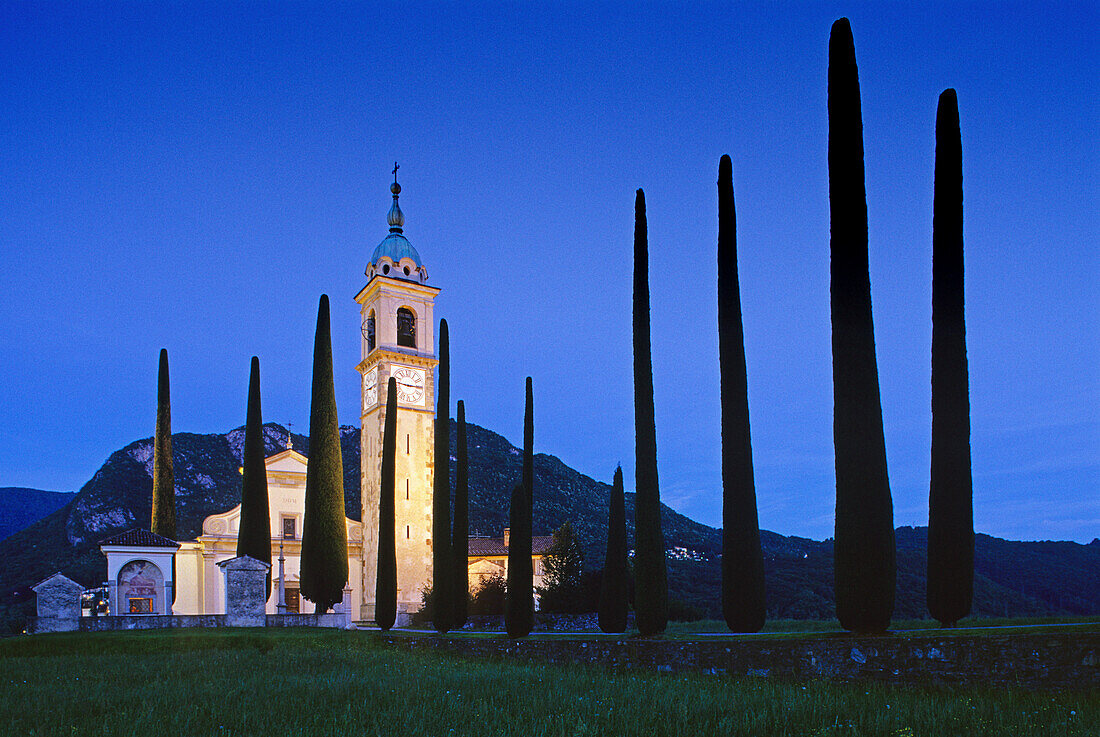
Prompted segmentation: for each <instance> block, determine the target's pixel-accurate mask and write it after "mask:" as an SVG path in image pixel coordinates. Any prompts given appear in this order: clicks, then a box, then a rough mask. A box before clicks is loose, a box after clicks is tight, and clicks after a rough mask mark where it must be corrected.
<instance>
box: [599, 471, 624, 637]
mask: <svg viewBox="0 0 1100 737" xmlns="http://www.w3.org/2000/svg"><path fill="white" fill-rule="evenodd" d="M608 506H609V509H608V513H607V552H606V554H605V555H604V561H603V580H602V581H600V604H599V623H600V629H601V630H603V631H604V632H607V633H613V632H625V631H626V620H627V614H628V611H627V610H628V605H629V603H628V601H627V598H628V596H629V592H628V589H627V575H628V574H627V550H626V504H625V499H624V493H623V469H622V466H619V467H617V468H616V469H615V478H614V480H613V481H612V483H611V498H610V500H609V505H608Z"/></svg>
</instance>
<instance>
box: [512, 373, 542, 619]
mask: <svg viewBox="0 0 1100 737" xmlns="http://www.w3.org/2000/svg"><path fill="white" fill-rule="evenodd" d="M533 405H534V402H533V397H532V392H531V377H530V376H528V377H527V401H526V405H525V408H524V413H523V480H522V482H521V483H520V484H519V486H517V487H516V488H515V489H513V490H512V504H511V507H510V509H509V525H510V527H511V531H510V538H511V539H510V540H509V542H508V593H507V598H506V600H505V608H504V626H505V629H506V630H507V631H508V636H509V637H526V636H527V635H529V634H531V627H532V626H533V625H534V621H535V600H534V590H533V587H534V575H533V574H534V571H532V569H531V566H532V562H531V514H532V510H533V505H532V500H533V499H534V488H533V487H534V482H535V470H534V469H535V467H534V438H535V425H534V416H533V411H534V406H533Z"/></svg>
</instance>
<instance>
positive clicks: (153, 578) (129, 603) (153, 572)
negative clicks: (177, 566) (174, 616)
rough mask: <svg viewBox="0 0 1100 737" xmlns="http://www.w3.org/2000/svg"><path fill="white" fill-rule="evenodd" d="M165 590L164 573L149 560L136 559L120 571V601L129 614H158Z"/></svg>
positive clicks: (124, 610) (122, 607) (121, 606)
mask: <svg viewBox="0 0 1100 737" xmlns="http://www.w3.org/2000/svg"><path fill="white" fill-rule="evenodd" d="M163 591H164V574H163V573H161V570H160V569H159V568H157V567H156V566H155V565H153V564H152V563H150V562H149V561H147V560H134V561H130V562H129V563H127V564H126V565H125V566H123V567H122V570H121V571H119V573H118V602H119V605H120V608H121V609H122V611H123V612H125V613H128V614H156V613H157V612H158V611H160V610H159V609H158V608H157V597H158V595H160V593H161V592H163Z"/></svg>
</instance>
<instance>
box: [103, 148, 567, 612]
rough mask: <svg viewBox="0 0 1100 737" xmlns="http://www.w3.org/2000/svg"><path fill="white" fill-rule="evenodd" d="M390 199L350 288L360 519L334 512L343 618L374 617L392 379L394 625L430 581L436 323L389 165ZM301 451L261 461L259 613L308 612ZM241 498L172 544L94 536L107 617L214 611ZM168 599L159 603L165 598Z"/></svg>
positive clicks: (484, 558) (492, 564)
mask: <svg viewBox="0 0 1100 737" xmlns="http://www.w3.org/2000/svg"><path fill="white" fill-rule="evenodd" d="M390 192H391V194H392V197H393V204H392V205H391V206H390V210H389V213H388V215H387V218H386V221H387V224H388V225H389V233H388V234H387V235H386V236H385V238H383V239H382V242H381V243H379V244H378V246H377V247H376V248H375V249H374V252H373V253H372V254H371V256H370V261H369V262H368V263H367V266H366V270H365V272H364V274H365V276H366V279H367V281H366V285H365V286H364V287H363V288H362V289H361V290H360V291H359V293H358V294H357V295H356V296H355V301H356V303H357V304H358V305H359V314H360V323H361V326H362V327H361V336H360V338H359V340H360V347H361V348H360V356H361V360H360V362H359V364H358V365H357V366H356V369H357V370H358V372H359V374H360V377H361V391H360V398H361V404H360V419H361V422H362V432H361V434H360V439H361V447H360V458H361V466H360V488H361V500H362V517H361V519H362V522H357V521H355V520H352V519H348V518H345V525H346V526H347V539H348V586H347V588H346V589H345V601H346V602H347V603H348V605H349V606H350V611H351V615H352V618H353V619H357V620H358V621H362V622H371V621H373V620H374V609H375V606H374V592H375V581H376V568H377V560H378V547H377V546H378V504H379V498H380V495H381V467H382V432H383V428H384V426H385V419H386V418H385V415H386V406H385V392H384V387H386V386H387V384H388V382H389V379H390V377H391V376H392V377H394V379H395V380H396V383H397V438H398V442H397V457H396V478H397V482H396V489H395V505H394V510H395V522H396V529H395V536H394V537H395V541H396V553H397V611H398V623H399V624H400V623H404V622H407V621H408V616H409V614H411V613H412V612H415V611H417V610H418V609H419V608H420V604H421V597H422V592H423V590H424V588H425V586H430V585H431V581H432V496H433V495H432V489H433V474H434V470H435V458H434V447H435V444H434V421H435V368H436V366H437V365H438V363H439V361H438V359H437V358H436V355H435V331H434V326H435V320H434V316H433V307H434V302H435V297H436V295H437V294H439V292H440V289H439V288H438V287H435V286H431V285H429V284H428V283H427V281H428V271H427V269H426V268H425V266H424V263H423V261H422V260H421V258H420V254H419V253H418V252H417V250H416V249H415V248H413V246H412V244H411V243H410V242H409V240H408V239H407V238H406V237H405V235H404V225H405V215H404V213H402V212H401V207H400V205H399V204H398V198H399V196H400V194H401V185H400V184H398V183H397V167H396V165H395V167H394V181H393V184H392V185H390ZM307 464H308V459H307V458H306V457H305V456H304V455H302V454H301V453H299V452H298V451H296V450H294V449H293V447H292V445H291V443H290V440H289V437H288V439H287V447H286V449H285V450H283V451H281V452H279V453H276V454H275V455H273V456H271V457H269V458H267V459H266V469H267V483H268V506H269V510H268V511H269V516H270V523H271V531H272V535H273V537H272V541H271V545H272V551H271V552H272V554H271V561H272V570H271V580H272V586H271V595H270V597H269V599H268V602H267V611H268V613H271V614H276V613H297V612H300V613H310V612H313V611H314V609H313V604H312V603H311V602H309V601H306V600H305V599H303V598H302V597H301V596H300V594H299V582H298V571H299V560H300V556H301V532H302V529H303V521H304V514H305V479H306V468H307ZM240 511H241V510H240V505H238V506H236V507H234V508H233V509H231V510H228V511H226V512H223V513H220V514H214V515H211V516H209V517H207V518H206V519H205V520H204V521H203V524H202V534H201V535H199V537H198V538H197V539H195V540H189V541H183V542H176V541H173V540H168V539H166V538H162V537H159V536H157V535H154V534H153V533H151V532H149V531H147V530H130V531H128V532H125V533H122V534H121V535H116V536H114V537H112V538H108V539H107V540H103V541H101V542H100V549H101V551H102V552H103V554H104V555H105V556H106V557H107V579H108V598H109V606H110V612H111V614H221V613H224V612H225V582H224V572H223V571H222V566H221V564H224V563H225V562H226V561H228V560H230V559H232V558H234V557H235V556H236V548H237V530H238V524H239V522H240ZM508 543H509V539H508V530H504V534H503V537H500V538H470V539H469V544H468V554H469V576H468V583H469V585H470V586H471V587H472V588H476V587H477V585H478V584H479V583H480V582H481V581H482V580H484V579H486V578H489V577H491V576H495V575H504V574H505V573H506V567H507V552H508ZM532 543H533V544H532V561H531V565H532V568H533V572H534V585H535V586H536V587H539V586H541V585H542V584H543V579H544V570H543V565H542V558H543V555H544V554H545V552H546V551H547V549H548V548H549V547H550V545H551V543H552V538H551V537H535V538H534V539H533V540H532ZM173 599H174V603H171V604H169V602H173Z"/></svg>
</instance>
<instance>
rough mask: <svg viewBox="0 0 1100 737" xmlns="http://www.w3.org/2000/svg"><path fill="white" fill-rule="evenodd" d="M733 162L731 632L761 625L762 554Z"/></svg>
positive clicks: (727, 459) (726, 416)
mask: <svg viewBox="0 0 1100 737" xmlns="http://www.w3.org/2000/svg"><path fill="white" fill-rule="evenodd" d="M736 218H737V216H736V211H735V208H734V198H733V163H732V162H731V161H730V157H729V156H723V157H722V159H721V161H720V162H719V164H718V354H719V361H720V364H721V373H722V614H723V616H724V617H725V619H726V626H728V627H729V628H730V629H731V630H733V631H734V632H759V631H760V628H761V627H763V626H764V618H765V613H766V607H765V603H764V554H763V552H762V551H761V549H760V523H759V520H758V518H757V515H756V484H755V481H754V479H753V469H752V440H751V434H750V432H749V385H748V373H747V370H746V367H745V333H744V327H743V325H742V320H741V286H740V281H739V279H738V275H737V219H736Z"/></svg>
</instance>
